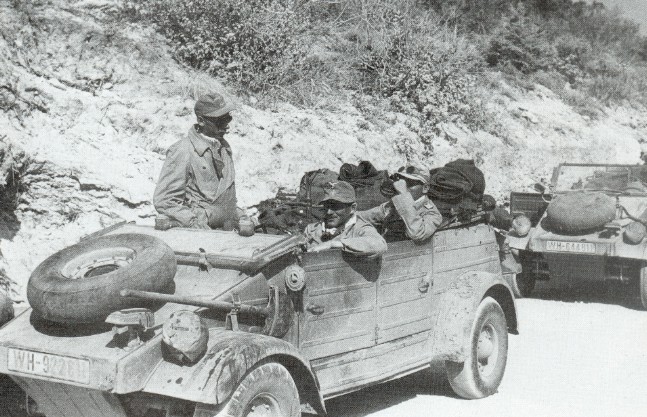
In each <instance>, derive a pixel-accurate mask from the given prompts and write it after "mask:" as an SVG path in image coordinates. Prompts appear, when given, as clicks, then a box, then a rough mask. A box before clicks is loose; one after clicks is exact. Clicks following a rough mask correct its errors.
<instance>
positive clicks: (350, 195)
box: [321, 181, 355, 203]
mask: <svg viewBox="0 0 647 417" xmlns="http://www.w3.org/2000/svg"><path fill="white" fill-rule="evenodd" d="M323 191H324V198H323V199H322V200H321V202H322V203H323V202H324V201H327V200H334V201H339V202H341V203H354V202H355V189H354V188H353V186H352V185H350V184H349V183H347V182H346V181H335V182H329V183H327V184H324V185H323Z"/></svg>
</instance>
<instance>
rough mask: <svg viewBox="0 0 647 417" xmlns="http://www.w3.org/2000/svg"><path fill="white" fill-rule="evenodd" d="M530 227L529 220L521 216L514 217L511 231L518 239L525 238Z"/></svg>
mask: <svg viewBox="0 0 647 417" xmlns="http://www.w3.org/2000/svg"><path fill="white" fill-rule="evenodd" d="M531 227H532V224H531V223H530V219H529V218H528V217H527V216H525V215H523V214H520V215H518V216H516V217H515V218H514V219H513V220H512V230H513V231H514V233H515V234H516V235H517V236H519V237H524V236H526V235H527V234H528V232H530V228H531Z"/></svg>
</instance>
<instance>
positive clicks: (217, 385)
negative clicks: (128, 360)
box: [143, 328, 325, 414]
mask: <svg viewBox="0 0 647 417" xmlns="http://www.w3.org/2000/svg"><path fill="white" fill-rule="evenodd" d="M209 340H210V342H209V348H208V349H207V353H206V354H205V356H204V357H203V358H202V359H201V360H200V361H199V362H198V363H196V364H194V365H192V366H181V365H177V364H174V363H170V362H167V361H162V362H161V363H160V365H159V366H158V367H157V368H156V369H155V371H154V372H153V374H152V375H151V377H150V378H149V380H148V382H147V384H146V386H145V387H144V389H143V391H144V392H148V393H152V394H159V395H165V396H169V397H173V398H179V399H184V400H187V401H193V402H198V403H204V404H213V405H217V404H221V403H223V402H224V401H226V400H227V399H228V398H229V397H230V396H231V394H232V393H233V392H234V390H235V389H236V387H237V386H238V383H239V382H240V381H241V380H242V379H243V377H245V375H246V374H247V373H248V372H249V371H250V370H252V369H253V368H254V367H255V366H257V365H258V364H259V363H265V362H278V363H280V364H282V365H283V366H285V367H286V368H287V369H288V371H289V372H290V374H291V375H292V377H293V378H294V380H295V383H296V385H297V387H298V389H299V396H300V399H301V403H302V404H307V405H309V406H310V407H312V408H313V409H314V410H315V411H317V412H319V413H322V414H325V407H324V403H323V398H322V397H321V394H320V392H319V384H318V381H317V379H316V377H315V375H314V373H313V372H312V370H311V368H310V364H309V362H308V361H307V360H306V359H304V358H303V357H302V356H301V354H300V352H299V351H298V350H297V348H296V347H294V346H293V345H291V344H290V343H287V342H285V341H283V340H280V339H276V338H273V337H269V336H265V335H261V334H254V333H245V332H235V331H231V330H224V329H221V328H219V329H212V330H210V331H209Z"/></svg>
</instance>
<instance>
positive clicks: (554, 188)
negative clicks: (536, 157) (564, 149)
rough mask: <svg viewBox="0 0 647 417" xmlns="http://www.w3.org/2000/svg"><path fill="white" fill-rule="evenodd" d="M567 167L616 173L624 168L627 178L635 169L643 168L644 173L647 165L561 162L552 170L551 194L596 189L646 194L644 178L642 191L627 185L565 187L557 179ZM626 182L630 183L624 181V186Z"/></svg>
mask: <svg viewBox="0 0 647 417" xmlns="http://www.w3.org/2000/svg"><path fill="white" fill-rule="evenodd" d="M568 168H589V169H590V171H591V173H592V174H593V173H594V171H595V170H596V168H597V169H598V170H599V171H606V172H614V171H617V172H618V173H622V169H623V168H626V169H627V179H630V178H631V174H632V171H633V172H634V173H635V172H636V171H640V170H644V171H645V173H647V166H646V165H639V164H635V165H630V164H593V163H591V164H586V163H561V164H559V165H558V166H557V167H556V168H555V169H554V170H553V176H552V178H551V187H550V188H551V193H552V194H565V193H569V192H573V191H591V192H596V191H597V192H603V193H606V194H610V195H629V196H638V197H644V196H647V181H645V180H643V181H642V184H643V185H644V186H645V190H644V191H641V190H637V189H634V188H631V189H630V190H627V187H623V188H624V189H614V188H605V187H590V188H587V187H586V185H583V186H582V188H569V189H566V188H564V185H563V184H559V180H560V176H563V175H564V169H568ZM580 180H581V178H580ZM574 184H575V183H574ZM574 184H573V185H574ZM628 184H631V182H627V183H625V186H626V185H628ZM558 187H559V188H558Z"/></svg>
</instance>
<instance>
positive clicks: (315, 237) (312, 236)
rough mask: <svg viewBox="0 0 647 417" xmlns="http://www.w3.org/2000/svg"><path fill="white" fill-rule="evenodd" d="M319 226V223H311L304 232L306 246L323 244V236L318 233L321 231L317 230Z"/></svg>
mask: <svg viewBox="0 0 647 417" xmlns="http://www.w3.org/2000/svg"><path fill="white" fill-rule="evenodd" d="M318 225H319V223H310V224H309V225H307V226H306V228H305V230H304V231H303V235H304V236H305V238H306V245H307V246H308V247H311V246H314V245H317V244H319V243H321V236H320V233H318V230H319V229H318V228H317V226H318Z"/></svg>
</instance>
